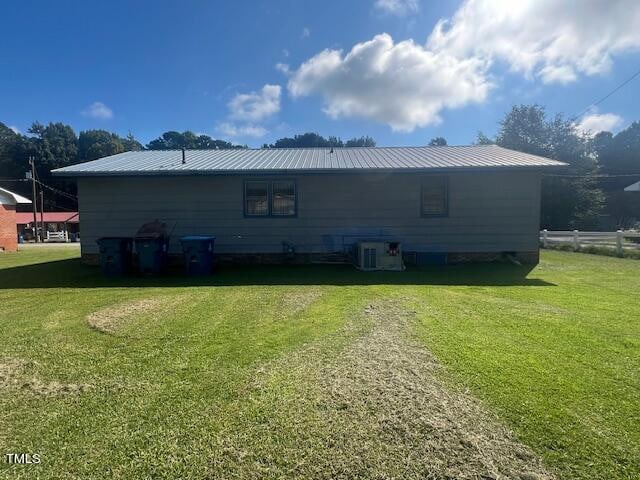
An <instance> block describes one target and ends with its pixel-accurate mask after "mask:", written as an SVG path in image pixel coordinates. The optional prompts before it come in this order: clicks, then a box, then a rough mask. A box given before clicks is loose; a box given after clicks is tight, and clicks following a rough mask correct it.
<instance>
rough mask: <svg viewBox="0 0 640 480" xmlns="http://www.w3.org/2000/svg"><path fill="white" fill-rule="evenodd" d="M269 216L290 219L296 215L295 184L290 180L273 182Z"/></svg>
mask: <svg viewBox="0 0 640 480" xmlns="http://www.w3.org/2000/svg"><path fill="white" fill-rule="evenodd" d="M272 185H273V187H272V191H273V196H272V199H273V200H272V207H271V214H272V215H274V216H278V217H290V216H292V215H295V214H296V184H295V183H294V182H293V181H291V180H285V181H280V180H278V181H274V182H273V184H272Z"/></svg>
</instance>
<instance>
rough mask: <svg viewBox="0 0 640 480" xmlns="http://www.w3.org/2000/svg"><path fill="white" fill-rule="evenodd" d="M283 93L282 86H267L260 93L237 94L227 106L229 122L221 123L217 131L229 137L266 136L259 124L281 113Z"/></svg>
mask: <svg viewBox="0 0 640 480" xmlns="http://www.w3.org/2000/svg"><path fill="white" fill-rule="evenodd" d="M278 65H284V64H278ZM276 68H278V66H277V65H276ZM281 93H282V87H281V86H280V85H269V84H266V85H264V86H263V87H262V89H261V90H260V91H259V92H250V93H238V94H236V95H235V96H234V97H233V98H232V99H231V100H230V101H229V103H228V104H227V107H228V108H229V116H228V118H229V120H227V121H225V122H221V123H219V124H218V126H217V130H218V131H219V132H220V133H222V134H223V135H225V136H227V137H262V136H264V135H265V134H266V133H267V129H266V128H265V127H264V126H262V125H260V124H259V123H260V122H264V121H265V120H268V119H269V118H270V117H272V116H273V115H275V114H277V113H278V112H279V111H280V97H281Z"/></svg>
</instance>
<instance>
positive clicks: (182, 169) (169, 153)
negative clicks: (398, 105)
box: [53, 145, 564, 176]
mask: <svg viewBox="0 0 640 480" xmlns="http://www.w3.org/2000/svg"><path fill="white" fill-rule="evenodd" d="M185 158H186V161H185V163H184V164H183V163H182V152H181V151H180V150H144V151H138V152H125V153H119V154H117V155H112V156H110V157H105V158H101V159H99V160H94V161H92V162H86V163H81V164H78V165H72V166H69V167H65V168H59V169H57V170H54V171H53V174H54V175H59V176H102V175H120V176H122V175H127V176H128V175H224V174H247V173H249V172H251V173H304V172H307V173H314V172H315V173H320V172H343V171H352V170H358V171H363V170H364V171H424V170H432V169H439V170H456V169H474V170H475V169H483V168H530V169H531V168H535V169H539V168H545V167H555V166H561V165H564V164H563V163H561V162H556V161H554V160H550V159H548V158H544V157H539V156H536V155H529V154H527V153H522V152H517V151H514V150H509V149H506V148H502V147H498V146H496V145H472V146H459V147H453V146H445V147H374V148H362V147H359V148H333V149H331V148H271V149H238V150H186V153H185Z"/></svg>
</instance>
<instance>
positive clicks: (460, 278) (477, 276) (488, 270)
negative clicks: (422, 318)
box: [0, 258, 554, 289]
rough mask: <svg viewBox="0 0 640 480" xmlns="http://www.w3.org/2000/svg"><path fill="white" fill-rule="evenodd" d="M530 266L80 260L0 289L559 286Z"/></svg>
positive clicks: (12, 277)
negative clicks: (189, 271) (160, 267)
mask: <svg viewBox="0 0 640 480" xmlns="http://www.w3.org/2000/svg"><path fill="white" fill-rule="evenodd" d="M531 270H532V267H530V266H522V267H520V266H516V265H511V264H501V263H500V264H466V265H445V266H429V267H409V268H407V270H406V271H404V272H360V271H358V270H356V269H355V268H354V267H353V266H350V265H268V266H267V265H255V266H224V267H219V268H217V269H216V271H215V272H214V273H213V274H212V275H209V276H206V277H188V276H185V275H184V274H183V273H182V272H181V271H180V270H179V269H177V270H172V271H170V272H168V273H167V274H165V275H163V276H158V277H141V276H129V277H123V278H106V277H104V276H103V275H102V273H101V271H100V269H99V268H98V267H92V266H87V265H84V264H82V263H81V261H80V259H79V258H73V259H69V260H57V261H52V262H45V263H37V264H31V265H25V266H17V267H10V268H5V269H2V270H0V289H28V288H105V287H120V288H121V287H188V286H240V285H247V286H248V285H477V286H554V284H552V283H549V282H546V281H544V280H542V279H538V278H528V277H527V276H528V275H529V273H530V272H531Z"/></svg>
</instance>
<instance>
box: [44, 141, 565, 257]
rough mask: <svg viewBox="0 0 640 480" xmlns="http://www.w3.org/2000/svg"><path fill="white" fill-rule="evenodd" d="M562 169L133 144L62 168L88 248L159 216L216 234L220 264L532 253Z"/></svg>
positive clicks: (483, 153)
mask: <svg viewBox="0 0 640 480" xmlns="http://www.w3.org/2000/svg"><path fill="white" fill-rule="evenodd" d="M562 165H564V164H562V163H560V162H557V161H554V160H550V159H548V158H543V157H539V156H535V155H529V154H525V153H521V152H517V151H513V150H508V149H505V148H501V147H498V146H495V145H482V146H479V145H473V146H439V147H406V148H405V147H399V148H393V147H391V148H386V147H385V148H380V147H378V148H300V149H244V150H188V151H186V152H185V151H180V150H173V151H171V150H169V151H137V152H126V153H121V154H118V155H113V156H110V157H106V158H101V159H99V160H95V161H92V162H87V163H82V164H79V165H73V166H69V167H65V168H61V169H58V170H54V171H53V174H54V175H55V176H64V177H76V178H77V181H78V197H79V212H80V216H81V217H82V240H81V244H82V256H83V259H84V260H85V261H88V262H91V263H94V262H96V261H97V254H98V245H97V244H96V240H98V238H100V237H111V236H133V235H134V233H135V232H136V230H137V229H138V228H139V227H140V225H142V224H144V223H146V222H149V221H153V220H155V219H158V220H160V221H161V222H164V223H166V224H167V225H168V228H169V230H170V231H171V243H170V253H172V254H179V253H180V243H179V237H180V236H182V235H213V236H215V237H216V245H215V250H216V253H217V255H218V256H219V259H221V260H225V259H229V260H236V261H244V262H267V261H268V262H271V261H279V260H285V259H286V260H288V261H292V260H298V261H327V260H330V261H336V260H339V259H349V258H350V257H351V256H352V255H353V253H354V251H355V249H356V246H357V244H358V243H359V242H363V241H384V242H393V245H396V244H398V245H399V246H401V249H402V250H401V251H402V254H403V256H404V257H405V261H406V262H407V263H411V262H416V263H428V262H430V261H433V260H434V259H436V261H438V262H440V261H447V262H451V263H453V262H461V261H471V260H492V259H495V258H497V257H500V256H503V255H505V254H509V255H511V256H512V257H514V258H517V259H519V260H520V261H521V262H523V263H529V264H535V263H537V261H538V242H539V241H538V238H539V226H540V182H541V178H542V174H543V172H544V171H547V170H549V169H557V168H558V167H560V166H562Z"/></svg>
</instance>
